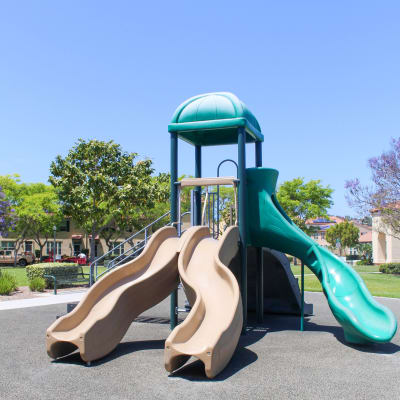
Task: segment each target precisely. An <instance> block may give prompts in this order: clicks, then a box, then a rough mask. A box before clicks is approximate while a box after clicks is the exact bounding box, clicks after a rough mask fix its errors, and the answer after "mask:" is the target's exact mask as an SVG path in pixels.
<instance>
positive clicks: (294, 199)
mask: <svg viewBox="0 0 400 400" xmlns="http://www.w3.org/2000/svg"><path fill="white" fill-rule="evenodd" d="M332 192H333V189H331V188H330V187H329V186H325V187H324V186H322V185H321V181H320V180H311V181H309V182H307V183H305V182H304V178H295V179H292V180H291V181H286V182H283V183H282V184H281V185H280V186H279V189H278V191H277V198H278V201H279V203H280V204H281V206H282V208H283V209H284V210H285V212H286V214H287V215H288V216H289V217H290V218H291V219H292V220H293V222H294V223H295V224H296V225H297V226H298V227H299V228H300V229H302V230H303V231H304V232H306V233H308V234H310V233H312V232H313V228H310V227H307V225H306V221H307V220H308V219H311V218H317V217H327V210H328V208H329V207H331V206H332V204H333V201H332V199H331V196H332Z"/></svg>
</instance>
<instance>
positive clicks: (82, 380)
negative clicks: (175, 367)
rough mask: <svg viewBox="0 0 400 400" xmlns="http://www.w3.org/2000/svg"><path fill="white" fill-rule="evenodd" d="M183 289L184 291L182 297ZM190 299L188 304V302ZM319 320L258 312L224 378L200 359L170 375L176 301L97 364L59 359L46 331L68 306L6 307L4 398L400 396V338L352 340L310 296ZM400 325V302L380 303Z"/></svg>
mask: <svg viewBox="0 0 400 400" xmlns="http://www.w3.org/2000/svg"><path fill="white" fill-rule="evenodd" d="M180 292H181V291H180ZM182 297H183V296H182V295H181V293H180V299H181V300H182ZM306 301H307V302H312V303H313V304H314V313H315V315H314V316H312V317H310V318H308V319H307V322H306V331H305V332H299V331H298V327H299V318H298V317H292V316H271V315H266V316H265V322H264V323H263V324H257V323H254V322H253V321H252V319H251V318H252V317H251V316H250V321H249V325H250V326H249V328H248V332H247V335H245V336H241V338H240V342H239V346H238V349H237V351H236V352H235V354H234V356H233V358H232V360H231V362H230V364H229V365H228V366H227V368H225V370H224V371H223V372H222V373H221V374H219V375H218V376H217V377H216V378H215V379H213V380H209V379H207V378H206V377H205V375H204V368H203V366H202V364H201V363H200V362H198V361H196V360H194V359H193V361H189V363H188V364H187V365H186V366H185V367H183V368H182V369H181V370H179V371H178V372H177V373H175V374H172V375H171V374H169V373H167V372H166V371H165V369H164V361H163V355H164V354H163V352H164V340H165V338H166V337H167V336H168V334H169V332H170V330H169V300H168V299H167V300H165V301H163V302H162V303H160V304H159V305H157V306H156V307H154V308H152V309H150V310H148V311H146V312H145V313H144V314H143V315H142V316H140V317H139V318H138V319H137V321H136V322H134V323H133V324H132V326H131V327H130V328H129V330H128V332H127V334H126V335H125V337H124V338H123V340H122V342H121V344H120V345H119V346H118V347H117V348H116V350H115V351H113V352H112V353H111V354H110V355H108V356H107V357H105V358H103V359H102V360H99V361H97V362H93V363H92V366H91V367H87V366H86V365H85V364H84V363H83V362H82V361H81V360H80V357H79V355H78V354H72V355H70V356H67V357H65V358H64V359H63V360H62V361H57V362H54V361H51V359H50V358H49V357H48V356H47V354H46V351H45V331H46V328H47V327H48V326H49V325H50V324H51V323H52V322H53V321H54V318H55V316H56V315H59V314H62V313H65V310H66V305H65V304H54V305H47V306H39V307H29V308H19V309H12V310H3V311H0V324H1V329H0V354H1V355H2V362H1V373H0V388H1V389H0V398H1V399H56V398H58V399H63V398H65V399H109V400H112V399H191V400H192V399H243V398H248V399H263V398H265V399H266V398H268V399H396V398H400V384H399V371H400V334H399V333H397V334H396V335H395V337H394V338H393V340H392V342H391V343H387V344H375V345H372V346H368V347H366V346H357V347H356V346H348V345H346V344H344V338H343V329H342V328H341V327H340V326H339V324H338V323H337V322H336V321H335V319H334V317H333V316H332V313H331V311H330V310H329V307H328V305H327V303H326V300H325V298H324V296H323V295H322V294H321V293H309V292H307V293H306ZM378 301H379V302H381V303H382V304H384V305H386V306H387V307H389V308H390V309H391V310H392V311H393V312H394V314H395V315H396V318H397V320H398V321H399V320H400V300H398V299H386V298H378Z"/></svg>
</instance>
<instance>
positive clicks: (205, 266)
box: [164, 227, 243, 378]
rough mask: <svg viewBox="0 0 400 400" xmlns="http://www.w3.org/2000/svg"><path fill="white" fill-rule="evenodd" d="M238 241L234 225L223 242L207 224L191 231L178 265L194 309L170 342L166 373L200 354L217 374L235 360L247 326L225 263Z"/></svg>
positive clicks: (210, 373)
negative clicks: (244, 323) (240, 338)
mask: <svg viewBox="0 0 400 400" xmlns="http://www.w3.org/2000/svg"><path fill="white" fill-rule="evenodd" d="M238 242H239V231H238V228H237V227H231V228H229V229H228V230H227V231H226V232H225V233H224V235H223V236H222V238H221V239H220V240H214V239H212V238H211V237H210V234H209V229H208V227H194V228H191V230H190V231H189V232H188V237H187V239H186V242H185V244H184V245H183V248H182V250H181V253H180V255H179V259H178V268H179V274H180V276H181V280H182V283H183V285H184V288H185V292H186V295H187V297H188V300H189V303H190V304H191V305H192V310H191V311H190V313H189V315H188V316H187V317H186V319H185V321H184V322H183V323H182V324H180V325H179V326H177V327H176V328H175V329H174V330H173V331H172V332H171V334H170V336H169V337H168V339H167V341H166V343H165V353H164V356H165V368H166V369H167V371H170V372H172V371H174V370H176V369H178V368H179V367H181V366H182V365H183V364H184V363H185V362H186V361H187V360H188V359H189V357H190V356H195V357H197V358H198V359H200V360H201V361H202V362H203V363H204V366H205V372H206V375H207V376H208V377H209V378H213V377H214V376H216V375H217V374H218V373H219V372H221V371H222V370H223V369H224V368H225V366H226V365H227V364H228V362H229V361H230V359H231V357H232V355H233V353H234V351H235V349H236V346H237V343H238V341H239V337H240V333H241V329H242V324H243V315H242V301H241V297H240V291H239V285H238V283H237V281H236V278H235V277H234V275H233V274H232V273H231V271H230V270H229V269H228V268H227V266H226V265H227V264H229V262H230V261H231V259H232V258H233V257H234V256H235V255H236V253H237V251H238Z"/></svg>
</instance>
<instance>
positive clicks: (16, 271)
mask: <svg viewBox="0 0 400 400" xmlns="http://www.w3.org/2000/svg"><path fill="white" fill-rule="evenodd" d="M0 270H1V271H7V272H9V273H10V274H11V275H14V277H15V280H16V281H17V286H28V285H29V282H28V278H27V276H26V271H25V268H21V267H1V268H0Z"/></svg>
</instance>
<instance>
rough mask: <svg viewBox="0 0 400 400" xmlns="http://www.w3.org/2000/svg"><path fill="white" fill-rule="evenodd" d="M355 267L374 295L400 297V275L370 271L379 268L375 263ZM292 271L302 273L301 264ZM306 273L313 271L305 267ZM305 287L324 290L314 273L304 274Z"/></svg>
mask: <svg viewBox="0 0 400 400" xmlns="http://www.w3.org/2000/svg"><path fill="white" fill-rule="evenodd" d="M354 269H355V270H356V271H357V272H358V274H359V275H360V276H361V278H362V279H363V280H364V282H365V284H366V286H367V288H368V290H369V291H370V292H371V294H372V295H374V296H382V297H396V298H400V275H391V274H371V273H369V272H377V271H378V270H379V267H377V266H375V265H356V266H354ZM292 271H293V273H294V274H295V275H300V266H294V265H292ZM304 274H312V272H311V271H310V269H308V268H307V267H304ZM300 284H301V283H300V279H299V285H300ZM304 288H305V290H307V291H310V292H322V287H321V284H320V283H319V280H318V278H317V277H316V276H315V275H314V274H312V275H306V276H304Z"/></svg>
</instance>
